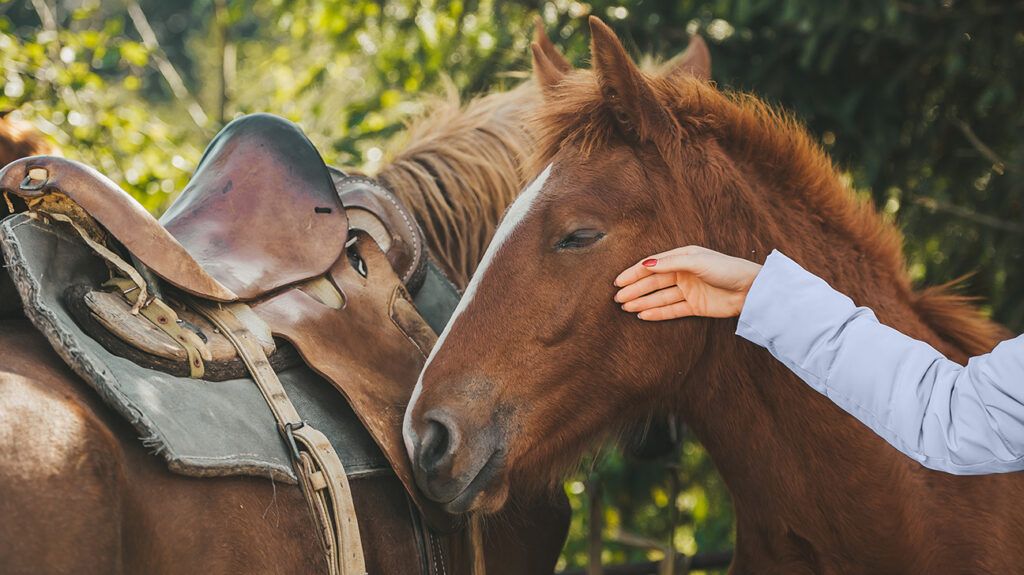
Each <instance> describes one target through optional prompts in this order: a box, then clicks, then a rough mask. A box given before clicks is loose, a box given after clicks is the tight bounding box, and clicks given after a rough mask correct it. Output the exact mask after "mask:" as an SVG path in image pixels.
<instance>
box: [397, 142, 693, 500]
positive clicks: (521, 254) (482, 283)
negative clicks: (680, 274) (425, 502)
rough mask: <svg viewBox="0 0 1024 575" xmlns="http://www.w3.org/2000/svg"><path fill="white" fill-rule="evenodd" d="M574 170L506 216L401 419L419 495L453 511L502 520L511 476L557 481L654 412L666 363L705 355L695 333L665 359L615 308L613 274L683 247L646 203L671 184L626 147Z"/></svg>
mask: <svg viewBox="0 0 1024 575" xmlns="http://www.w3.org/2000/svg"><path fill="white" fill-rule="evenodd" d="M580 157H581V154H580V153H579V152H578V150H573V149H566V150H564V151H563V152H561V153H559V154H558V155H557V156H556V157H555V159H554V161H553V162H552V163H551V164H550V165H548V166H547V168H546V169H544V171H543V172H542V173H541V174H540V175H539V176H538V177H537V178H536V180H534V181H533V182H532V183H531V184H530V185H529V186H528V187H527V189H526V191H524V192H523V193H522V194H521V195H520V197H519V198H518V199H517V200H516V202H515V203H514V204H513V205H512V207H511V208H510V209H509V212H508V213H507V215H506V217H505V218H504V220H503V221H502V224H501V226H500V227H499V229H498V231H497V233H496V234H495V238H494V240H492V243H491V245H490V246H489V248H488V250H487V253H486V255H485V256H484V259H483V262H482V263H481V265H480V267H479V268H478V269H477V272H476V274H475V275H474V276H473V279H472V281H471V282H470V284H469V286H468V287H467V289H466V293H465V296H464V297H463V299H462V301H461V302H460V305H459V307H458V309H457V310H456V312H455V315H454V316H453V317H452V320H451V321H450V323H449V325H448V327H447V328H446V329H445V332H444V333H443V334H442V335H441V337H440V339H439V340H438V343H437V345H436V347H435V348H434V351H433V353H432V354H431V357H430V358H429V359H428V361H427V364H426V366H425V368H424V370H423V372H422V374H421V376H420V381H419V382H418V385H417V388H416V391H415V393H414V397H413V401H412V403H411V404H410V406H409V410H408V411H407V413H406V420H405V429H404V432H405V441H406V447H407V449H408V451H409V455H410V457H411V458H412V461H413V466H414V469H415V471H416V474H417V480H418V482H419V484H420V487H421V488H422V489H423V490H424V491H425V492H426V493H427V494H428V496H430V497H431V498H433V499H435V500H437V501H439V502H442V503H445V504H446V505H447V506H448V508H449V509H450V510H451V511H464V510H467V509H471V508H483V509H486V510H495V509H497V508H499V507H500V506H501V504H502V503H503V502H504V498H505V497H506V494H507V492H508V484H509V480H510V477H512V476H517V480H519V479H520V478H522V479H525V478H534V479H536V478H539V477H541V478H543V481H544V482H545V483H546V482H547V481H550V480H553V479H555V478H556V477H557V476H558V475H559V472H560V471H562V470H564V469H565V467H566V466H568V465H572V464H573V463H574V459H573V458H574V457H576V456H577V455H578V454H579V453H581V452H582V451H583V450H584V449H585V448H586V446H587V445H588V444H589V443H590V442H591V441H593V440H595V439H599V438H603V437H605V436H607V435H608V433H609V432H611V431H615V430H616V429H615V428H616V424H618V423H620V422H623V421H625V420H626V419H628V416H629V415H635V416H636V418H639V417H641V416H643V415H645V414H646V413H649V412H650V410H651V409H652V401H653V392H654V391H655V388H656V386H657V385H660V384H661V383H662V382H664V381H666V380H672V379H676V378H678V374H675V373H666V366H668V365H669V363H668V362H664V361H658V359H657V358H658V356H659V355H661V356H664V355H665V354H666V353H667V354H672V356H673V359H677V358H678V356H680V355H683V356H685V355H687V354H694V353H695V350H698V349H699V348H700V347H701V345H702V343H700V342H698V341H697V340H698V339H699V336H700V332H699V331H697V330H696V329H694V330H693V334H692V337H691V340H692V341H694V342H695V344H694V345H692V346H690V347H689V348H688V349H678V350H677V349H673V350H665V349H659V348H657V347H656V346H655V345H653V344H652V336H654V337H657V334H658V333H661V332H664V331H665V330H666V329H667V328H666V326H664V325H656V324H645V323H644V322H641V321H640V320H638V319H636V318H635V317H633V316H632V315H630V314H626V313H625V312H623V311H621V310H620V309H619V306H618V305H617V304H615V302H614V301H613V299H612V298H613V295H614V292H615V287H614V286H613V283H612V282H613V280H614V279H615V277H616V275H617V274H618V273H619V272H620V271H621V270H622V269H624V268H625V267H627V266H629V265H631V264H633V263H635V262H636V261H637V260H638V259H639V258H641V257H643V256H644V255H645V254H648V253H650V252H651V251H652V250H653V249H654V247H655V246H656V245H662V242H664V241H666V236H669V237H671V236H674V235H676V234H673V233H668V234H666V233H665V232H661V231H658V230H657V229H656V228H655V226H656V222H658V221H659V219H658V218H657V212H658V209H657V205H656V201H655V200H654V195H652V194H649V193H648V190H650V189H651V188H652V187H663V186H665V185H667V182H665V181H663V178H662V176H661V175H659V173H658V171H657V170H652V169H649V168H648V167H647V166H645V165H644V161H645V160H644V158H641V157H639V156H638V155H637V154H636V153H635V152H634V151H633V150H631V149H630V148H628V147H627V146H619V147H616V148H612V149H610V150H607V151H602V152H596V153H593V154H591V155H590V156H589V157H587V158H586V159H585V160H583V161H580V160H578V159H577V158H580ZM681 224H682V222H676V223H674V224H673V225H672V226H668V227H672V228H675V227H682V225H681ZM690 325H692V324H690ZM680 327H682V328H683V329H686V328H687V324H685V323H684V324H683V325H679V324H678V323H677V324H676V325H674V326H673V329H674V330H675V331H676V333H674V335H673V339H675V338H677V337H678V336H679V333H678V330H679V329H680ZM655 341H656V340H655Z"/></svg>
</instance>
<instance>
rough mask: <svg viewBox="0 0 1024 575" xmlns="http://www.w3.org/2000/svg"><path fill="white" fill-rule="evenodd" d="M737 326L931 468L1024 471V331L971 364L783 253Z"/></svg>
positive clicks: (757, 284)
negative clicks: (902, 328)
mask: <svg viewBox="0 0 1024 575" xmlns="http://www.w3.org/2000/svg"><path fill="white" fill-rule="evenodd" d="M736 333H737V334H738V335H740V336H742V337H744V338H746V339H748V340H750V341H752V342H754V343H756V344H758V345H760V346H762V347H764V348H766V349H767V350H768V351H770V352H771V354H772V355H774V356H775V357H776V358H777V359H779V361H781V362H782V363H784V364H785V365H786V366H787V367H789V368H790V369H791V370H793V372H794V373H796V374H797V375H798V376H800V378H801V379H803V380H804V381H805V382H807V383H808V384H810V386H811V387H813V388H814V389H816V390H818V391H819V392H821V393H822V394H824V395H825V396H827V397H828V398H829V399H831V400H832V401H834V402H835V403H836V404H838V405H839V406H840V407H842V408H843V409H844V410H846V411H847V412H849V413H850V414H851V415H853V416H854V417H856V418H857V419H859V420H860V421H861V422H863V423H864V424H865V425H867V426H868V427H870V428H871V429H872V430H874V431H875V432H876V433H877V434H878V435H880V436H882V437H883V438H885V440H886V441H888V442H889V443H890V444H892V445H893V446H894V447H895V448H896V449H899V450H900V451H902V452H903V453H905V454H906V455H908V456H909V457H911V458H913V459H915V460H916V461H918V462H920V463H921V464H922V465H924V466H926V467H929V468H932V469H937V470H940V471H946V472H949V473H957V474H964V475H968V474H984V473H1001V472H1008V471H1020V470H1024V335H1021V336H1018V337H1017V338H1016V339H1012V340H1009V341H1004V342H1002V343H1000V344H999V345H998V346H996V348H995V349H994V350H993V351H992V353H989V354H986V355H982V356H978V357H975V358H972V359H971V360H970V361H969V362H968V363H967V366H966V367H964V366H962V365H959V364H957V363H954V362H952V361H950V360H948V359H946V358H945V357H944V356H943V355H942V354H941V353H939V352H938V351H937V350H936V349H935V348H933V347H931V346H930V345H928V344H926V343H924V342H921V341H917V340H915V339H912V338H910V337H908V336H906V335H903V334H902V333H900V332H898V331H896V330H894V329H892V328H890V327H888V326H885V325H882V324H880V323H879V322H878V319H877V318H875V314H874V313H873V312H872V311H871V310H870V309H867V308H865V307H856V306H855V305H854V303H853V301H851V300H850V298H848V297H846V296H845V295H843V294H841V293H839V292H837V291H835V290H833V289H832V288H831V287H830V286H829V285H828V284H827V283H825V282H824V281H823V280H821V279H820V278H818V277H816V276H814V275H813V274H811V273H809V272H807V271H806V270H804V269H803V268H801V267H800V266H799V265H797V264H796V263H795V262H794V261H793V260H791V259H789V258H787V257H786V256H784V255H783V254H781V253H779V252H778V251H775V252H772V254H771V255H769V256H768V260H767V261H766V262H765V265H764V267H763V268H762V269H761V272H760V273H759V274H758V276H757V278H756V279H755V280H754V284H753V286H752V287H751V289H750V293H749V294H748V295H747V300H746V303H745V304H744V307H743V311H742V313H741V314H740V318H739V327H738V328H737V330H736Z"/></svg>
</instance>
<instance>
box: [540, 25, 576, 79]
mask: <svg viewBox="0 0 1024 575" xmlns="http://www.w3.org/2000/svg"><path fill="white" fill-rule="evenodd" d="M533 26H534V30H533V42H534V43H535V44H537V45H538V46H540V49H541V51H543V52H544V54H545V55H546V56H547V57H548V60H549V61H550V62H551V64H552V65H554V67H555V68H558V70H559V71H561V72H562V73H563V74H568V73H569V72H571V71H572V64H570V63H569V60H567V59H566V58H565V56H564V55H563V54H562V52H561V51H559V50H558V48H556V47H555V44H554V42H552V41H551V38H550V37H549V36H548V33H547V30H545V29H544V20H542V19H541V17H540V16H534V18H533Z"/></svg>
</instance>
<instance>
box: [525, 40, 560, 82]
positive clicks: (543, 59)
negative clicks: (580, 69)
mask: <svg viewBox="0 0 1024 575" xmlns="http://www.w3.org/2000/svg"><path fill="white" fill-rule="evenodd" d="M530 50H531V51H532V52H533V73H534V74H536V75H537V82H538V83H540V89H541V91H543V92H545V93H546V92H548V91H550V90H551V88H553V87H555V86H556V85H558V83H559V82H561V81H562V78H564V77H565V74H564V73H562V71H561V70H559V69H558V67H557V66H555V64H554V63H552V62H551V60H549V59H548V55H547V54H545V53H544V49H543V48H541V47H540V44H537V43H536V42H534V43H532V44H530Z"/></svg>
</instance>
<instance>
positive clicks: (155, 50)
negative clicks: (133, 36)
mask: <svg viewBox="0 0 1024 575" xmlns="http://www.w3.org/2000/svg"><path fill="white" fill-rule="evenodd" d="M128 16H129V17H131V19H132V23H133V24H135V29H136V30H138V31H139V35H140V36H141V37H142V43H143V45H145V46H146V48H148V49H149V51H150V52H152V54H153V60H154V61H155V62H156V69H157V70H158V71H159V72H160V75H162V76H163V77H164V80H166V81H167V84H168V85H169V86H170V87H171V92H173V93H174V97H175V98H178V99H179V100H181V101H183V102H185V106H186V108H187V109H188V113H189V116H191V117H192V121H193V122H195V124H196V125H197V126H199V127H200V128H203V129H205V128H206V126H207V124H208V123H209V116H207V115H206V112H205V111H204V110H203V107H202V106H200V105H199V101H198V100H196V98H195V97H194V96H193V95H192V93H191V92H189V91H188V88H187V87H185V82H184V80H182V79H181V75H180V74H178V71H177V70H175V69H174V65H173V64H171V61H170V60H168V59H167V56H166V55H165V54H164V51H163V48H161V47H160V42H159V41H158V40H157V38H156V33H155V32H153V27H152V26H150V25H149V20H148V19H147V18H146V13H145V12H143V11H142V7H141V6H139V3H138V1H137V0H129V2H128Z"/></svg>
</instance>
